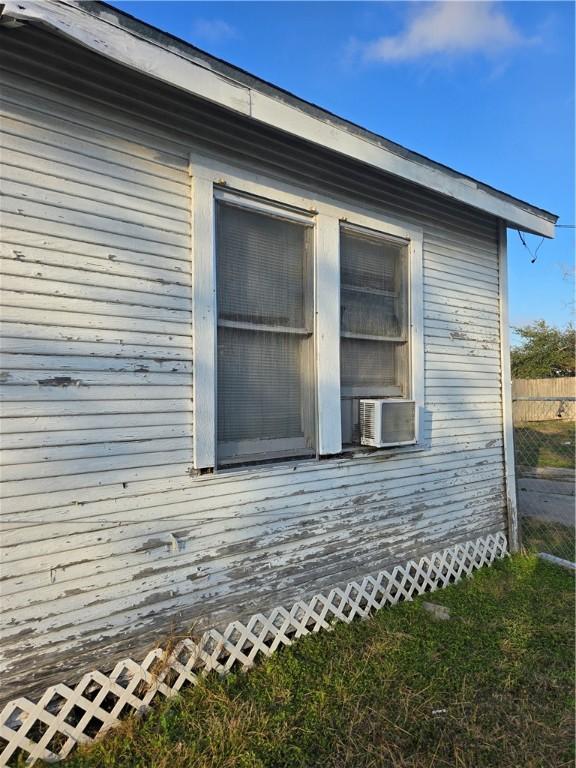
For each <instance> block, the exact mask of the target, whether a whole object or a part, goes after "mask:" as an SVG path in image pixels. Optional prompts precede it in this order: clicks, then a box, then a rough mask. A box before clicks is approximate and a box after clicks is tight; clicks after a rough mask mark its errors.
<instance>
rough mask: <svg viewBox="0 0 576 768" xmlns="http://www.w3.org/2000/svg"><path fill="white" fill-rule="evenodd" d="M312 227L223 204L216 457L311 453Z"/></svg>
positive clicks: (219, 209)
mask: <svg viewBox="0 0 576 768" xmlns="http://www.w3.org/2000/svg"><path fill="white" fill-rule="evenodd" d="M311 246H312V237H311V227H309V226H307V225H305V224H300V223H298V222H293V221H288V220H285V219H282V218H277V217H275V216H272V215H269V214H264V213H260V212H257V211H255V210H254V211H252V210H248V209H245V208H240V207H236V206H234V205H230V204H227V203H223V202H219V203H218V205H217V248H216V269H217V286H218V298H217V302H218V336H217V339H218V361H217V389H218V398H217V434H218V458H219V461H220V463H222V462H224V463H226V462H227V461H250V460H256V459H266V458H274V457H277V456H284V455H302V454H307V453H313V448H314V405H313V392H314V388H313V381H312V375H311V370H312V359H313V358H312V348H311V346H312V312H311V309H312V308H311V305H310V301H311V296H312V292H311V285H310V268H311Z"/></svg>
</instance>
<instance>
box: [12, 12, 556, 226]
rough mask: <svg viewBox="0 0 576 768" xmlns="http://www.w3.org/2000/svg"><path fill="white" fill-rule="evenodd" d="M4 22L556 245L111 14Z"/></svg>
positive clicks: (448, 179) (510, 204)
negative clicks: (21, 24)
mask: <svg viewBox="0 0 576 768" xmlns="http://www.w3.org/2000/svg"><path fill="white" fill-rule="evenodd" d="M3 15H4V16H8V17H11V18H13V19H17V20H21V21H31V22H36V23H40V24H44V25H45V26H47V27H49V28H50V29H52V30H54V31H56V32H59V33H60V34H63V35H65V36H66V37H68V38H71V39H73V40H75V41H76V42H77V43H80V44H81V45H84V46H85V47H87V48H89V49H90V50H92V51H94V52H96V53H99V54H101V55H102V56H106V57H107V58H109V59H112V60H113V61H116V62H118V63H120V64H122V65H124V66H127V67H130V68H131V69H135V70H138V71H139V72H142V73H143V74H145V75H148V76H149V77H153V78H155V79H157V80H161V81H163V82H166V83H169V84H170V85H173V86H175V87H177V88H180V89H182V90H184V91H187V92H188V93H191V94H194V95H195V96H199V97H201V98H203V99H207V100H209V101H212V102H214V103H217V104H219V105H221V106H223V107H225V108H227V109H230V110H233V111H235V112H238V113H241V114H243V115H246V116H249V117H251V118H253V119H254V120H257V121H259V122H262V123H264V124H265V125H268V126H272V127H274V128H276V129H279V130H281V131H284V132H285V133H290V134H293V135H295V136H297V137H299V138H302V139H304V140H306V141H309V142H312V143H315V144H319V145H321V146H323V147H328V148H329V149H332V150H334V151H336V152H340V153H341V154H344V155H346V156H347V157H351V158H354V159H356V160H358V161H360V162H362V163H366V164H368V165H371V166H373V167H375V168H378V169H380V170H382V171H385V172H387V173H391V174H393V175H395V176H399V177H401V178H403V179H407V180H408V181H412V182H414V183H416V184H420V185H422V186H424V187H426V188H428V189H430V190H433V191H434V192H438V193H440V194H442V195H445V196H447V197H450V198H452V199H454V200H458V201H459V202H462V203H465V204H467V205H470V206H472V207H474V208H478V209H479V210H482V211H485V212H486V213H489V214H491V215H493V216H497V217H498V218H500V219H503V220H504V221H506V222H507V223H508V225H509V226H511V227H516V228H518V229H521V230H524V231H526V232H533V233H535V234H538V235H542V236H544V237H554V221H552V220H551V219H550V218H547V217H545V216H544V215H539V214H538V213H536V212H533V211H530V210H528V209H526V208H525V207H523V206H521V205H518V204H516V203H515V202H514V200H513V199H511V198H510V199H502V197H501V196H500V195H497V194H492V193H491V192H490V191H489V190H487V189H484V188H482V187H481V186H479V185H478V184H477V183H476V182H474V181H473V180H472V179H469V178H466V177H464V176H454V175H453V174H452V173H447V172H444V171H442V169H441V168H437V167H434V166H432V165H427V164H425V163H422V162H419V161H418V160H417V159H416V158H407V157H403V156H401V155H399V154H396V153H394V152H393V151H391V150H389V149H387V148H385V147H383V146H381V145H380V144H377V143H375V142H372V141H370V140H369V139H368V138H363V137H361V136H357V135H355V134H353V133H351V132H350V131H347V130H346V128H345V127H343V126H338V125H334V124H330V123H329V122H327V121H326V120H323V119H321V118H319V117H316V116H314V115H311V114H308V113H307V112H305V111H304V110H303V109H299V108H298V107H297V106H294V105H291V104H287V103H286V102H283V101H281V100H280V99H277V98H274V97H273V96H271V95H269V94H267V93H263V92H262V91H258V90H256V89H254V88H251V87H249V86H247V85H244V84H242V83H239V82H236V81H234V80H233V79H231V78H227V77H225V76H223V75H221V74H220V73H218V72H215V71H214V70H212V69H209V68H208V67H207V65H206V63H205V62H201V61H199V60H196V61H194V60H193V59H192V58H187V57H185V56H183V55H182V53H181V52H178V51H176V50H171V49H170V48H169V46H168V45H166V46H164V45H161V44H159V43H158V42H155V41H151V40H147V39H146V38H144V37H142V36H140V35H139V34H137V33H135V32H134V31H128V30H126V29H122V28H121V27H119V26H117V24H116V23H115V17H114V14H113V13H112V12H111V11H110V10H109V9H106V8H105V7H103V9H102V13H101V14H99V15H98V16H96V15H94V14H92V13H90V12H89V11H87V10H85V9H83V8H82V7H81V6H78V5H75V4H71V3H68V2H67V1H66V0H64V1H63V2H55V0H50V1H49V2H46V1H45V0H44V1H40V0H17V1H16V0H8V2H6V3H5V6H4V10H3Z"/></svg>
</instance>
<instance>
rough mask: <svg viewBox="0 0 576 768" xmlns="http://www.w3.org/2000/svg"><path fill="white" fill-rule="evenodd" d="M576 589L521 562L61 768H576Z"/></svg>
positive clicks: (387, 616) (345, 635) (315, 639)
mask: <svg viewBox="0 0 576 768" xmlns="http://www.w3.org/2000/svg"><path fill="white" fill-rule="evenodd" d="M573 586H574V585H573V576H572V574H571V573H569V572H567V571H564V570H562V569H560V568H558V567H557V566H553V565H550V564H547V563H544V562H542V561H540V560H538V559H537V558H535V557H532V556H526V557H524V556H515V557H514V558H509V559H506V560H504V561H501V562H499V563H497V564H496V565H494V566H493V567H492V568H485V569H483V570H481V571H480V572H478V573H477V574H476V575H475V576H474V578H473V579H467V580H465V581H463V582H460V583H459V584H458V585H455V586H453V587H450V588H448V589H446V590H442V591H439V592H436V593H434V594H433V595H429V596H427V599H428V600H429V601H433V602H436V603H439V604H442V605H445V606H448V607H449V609H450V612H451V619H450V620H449V621H443V622H442V621H435V620H434V619H432V618H431V616H430V615H429V614H428V613H427V612H426V611H425V610H424V609H423V607H422V601H423V599H424V598H418V599H417V600H416V601H414V602H412V603H404V604H401V605H398V606H396V607H394V608H392V609H385V610H382V611H380V612H378V613H377V614H375V615H374V616H373V617H371V618H370V619H369V620H367V621H355V622H353V623H352V624H350V625H344V624H339V625H337V626H336V627H335V629H334V631H333V632H324V633H320V634H319V635H315V636H308V637H306V638H303V639H301V640H299V641H298V642H297V643H295V644H294V645H293V646H292V647H291V648H289V649H285V650H283V651H281V652H279V653H277V654H276V655H275V656H273V657H271V658H270V659H267V660H265V661H264V662H263V663H261V664H258V665H257V666H256V667H255V668H254V669H253V670H252V671H251V672H249V673H248V674H244V673H236V674H234V675H231V676H229V677H227V678H224V679H220V678H218V677H216V676H210V677H209V678H208V679H206V680H205V681H204V682H203V683H202V684H201V685H199V686H197V687H195V688H190V689H188V690H187V691H185V692H184V693H182V694H181V695H180V696H178V697H177V698H175V699H172V700H171V701H168V702H164V703H162V704H160V705H159V706H158V707H156V708H155V709H154V710H153V712H152V713H151V714H150V715H149V716H148V717H146V718H145V719H144V720H140V721H138V720H135V719H130V720H128V721H126V723H125V724H124V725H123V726H122V728H121V729H118V730H116V731H112V732H110V733H109V734H108V735H107V736H106V737H104V738H102V739H101V740H99V741H98V742H96V744H95V745H93V746H91V747H89V748H84V749H83V750H81V751H79V752H77V753H76V754H75V755H74V756H73V757H72V758H71V759H69V760H68V761H66V763H65V766H66V768H80V766H83V767H85V768H87V767H88V766H90V767H91V768H136V767H137V766H138V767H139V768H304V767H306V768H323V767H326V768H327V767H328V766H330V767H331V768H441V767H444V768H448V767H449V768H486V767H487V766H494V768H508V767H509V768H560V767H561V766H570V765H573V749H572V736H573V723H572V711H573V641H574V637H573V636H574V632H573V629H574V627H573V615H574V590H573Z"/></svg>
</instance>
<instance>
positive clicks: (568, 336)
mask: <svg viewBox="0 0 576 768" xmlns="http://www.w3.org/2000/svg"><path fill="white" fill-rule="evenodd" d="M514 330H515V331H516V333H517V334H518V335H519V336H521V337H522V343H521V344H520V345H519V346H516V347H514V348H513V349H512V352H511V361H512V378H514V379H549V378H554V377H556V376H574V375H575V373H576V354H575V345H576V331H575V329H574V326H573V325H572V324H569V325H567V326H566V328H555V327H554V326H552V325H548V323H547V322H546V321H545V320H536V321H535V322H533V323H530V324H529V325H524V326H522V327H520V328H514Z"/></svg>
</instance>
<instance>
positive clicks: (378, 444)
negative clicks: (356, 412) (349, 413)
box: [360, 398, 418, 448]
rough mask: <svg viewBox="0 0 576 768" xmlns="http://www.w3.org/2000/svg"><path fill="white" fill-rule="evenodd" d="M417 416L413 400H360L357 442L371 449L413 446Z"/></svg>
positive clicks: (416, 439)
mask: <svg viewBox="0 0 576 768" xmlns="http://www.w3.org/2000/svg"><path fill="white" fill-rule="evenodd" d="M417 415H418V410H417V408H416V403H415V402H414V400H397V399H392V398H388V399H383V400H360V442H361V443H362V445H370V446H372V447H373V448H392V447H393V446H396V445H414V444H415V443H417V442H418V423H417V422H418V416H417Z"/></svg>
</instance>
